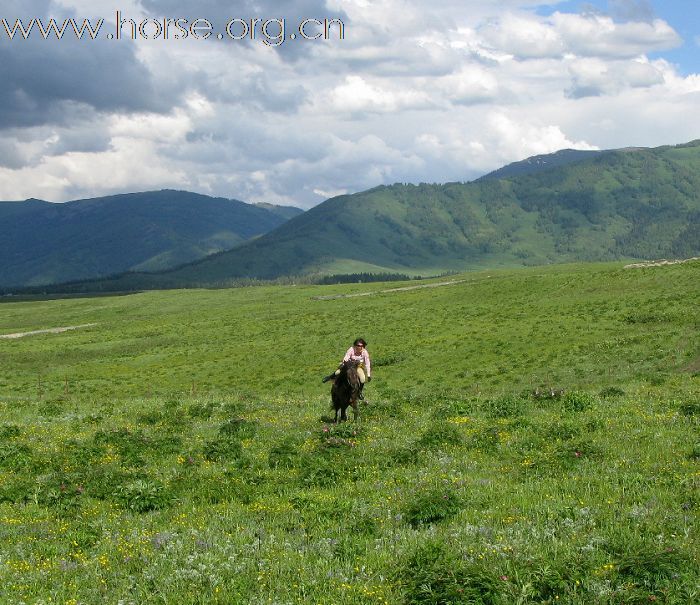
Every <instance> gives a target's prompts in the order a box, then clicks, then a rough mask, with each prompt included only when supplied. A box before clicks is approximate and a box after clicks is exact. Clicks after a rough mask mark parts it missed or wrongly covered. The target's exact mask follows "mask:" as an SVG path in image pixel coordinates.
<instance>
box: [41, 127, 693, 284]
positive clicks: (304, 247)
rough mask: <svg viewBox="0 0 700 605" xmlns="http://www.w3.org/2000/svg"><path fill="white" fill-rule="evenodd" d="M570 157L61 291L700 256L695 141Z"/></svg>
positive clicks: (382, 194) (419, 188)
mask: <svg viewBox="0 0 700 605" xmlns="http://www.w3.org/2000/svg"><path fill="white" fill-rule="evenodd" d="M575 153H576V152H572V151H571V150H565V152H564V153H561V152H559V153H556V154H550V156H538V157H539V158H540V161H537V162H531V163H530V168H531V169H528V170H525V171H519V172H517V171H515V172H514V170H513V169H512V168H511V170H510V172H509V174H510V176H501V177H500V178H496V177H491V178H483V179H480V180H478V181H474V182H471V183H447V184H444V185H435V184H433V185H429V184H420V185H407V184H395V185H390V186H380V187H375V188H373V189H370V190H368V191H364V192H361V193H356V194H352V195H342V196H338V197H334V198H331V199H329V200H326V201H325V202H323V203H322V204H319V205H318V206H316V207H314V208H312V209H311V210H308V211H307V212H304V213H303V214H300V215H298V216H296V217H294V218H292V219H290V220H289V221H287V222H285V223H283V224H281V225H280V226H279V227H277V228H276V229H274V230H272V231H270V232H268V233H266V234H264V235H261V236H260V237H258V238H255V239H252V240H250V241H248V242H246V243H243V244H241V245H239V246H237V247H236V248H233V249H231V250H228V251H224V252H220V253H216V254H213V255H211V256H208V257H206V258H203V259H200V260H198V261H195V262H194V263H191V264H187V265H183V266H181V267H178V268H175V269H171V270H168V271H163V272H158V273H145V272H132V273H127V274H123V275H121V276H115V277H113V278H110V279H108V280H100V281H91V282H82V283H78V284H70V285H61V286H56V288H55V291H58V292H91V291H133V290H140V289H153V288H189V287H203V286H206V287H212V286H214V287H222V286H228V285H232V284H237V283H245V282H246V281H250V280H274V279H280V278H284V279H302V278H303V279H313V278H314V277H316V278H319V277H320V276H325V275H330V274H333V275H343V274H361V273H368V274H382V273H400V274H404V275H409V276H413V275H438V274H441V273H447V272H454V271H464V270H473V269H481V268H495V267H515V266H533V265H546V264H551V263H571V262H593V261H610V260H624V261H635V260H648V259H658V258H690V257H693V256H699V255H700V141H693V142H690V143H687V144H684V145H677V146H673V147H671V146H664V147H658V148H654V149H623V150H617V151H615V150H610V151H605V152H584V153H583V154H575ZM574 154H575V155H574ZM557 162H558V164H557ZM516 164H517V163H516ZM516 172H517V173H516Z"/></svg>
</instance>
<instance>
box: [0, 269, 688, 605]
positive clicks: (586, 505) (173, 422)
mask: <svg viewBox="0 0 700 605" xmlns="http://www.w3.org/2000/svg"><path fill="white" fill-rule="evenodd" d="M436 281H442V282H451V283H448V284H446V285H442V286H438V287H419V288H415V287H414V286H416V285H422V286H428V285H431V282H429V281H428V282H418V283H417V282H407V283H405V284H402V283H390V284H389V283H371V284H345V285H339V286H314V287H311V286H296V287H295V286H276V287H254V288H239V289H230V290H179V291H166V292H147V293H143V294H135V295H130V296H122V297H98V298H80V299H70V300H53V301H34V302H6V303H3V304H0V335H1V334H10V333H17V332H25V331H33V330H42V329H48V328H55V327H68V326H85V325H88V324H94V325H91V326H88V327H83V328H78V329H75V330H71V331H66V332H62V333H59V334H36V335H32V336H26V337H24V338H16V339H0V361H1V362H2V368H3V372H2V375H1V376H0V603H13V604H14V603H27V604H29V603H31V604H39V603H42V604H46V603H64V604H73V605H77V604H78V603H81V604H93V603H95V604H100V603H111V604H114V605H117V604H122V605H128V604H132V603H133V604H141V603H177V604H180V603H183V604H188V603H222V604H230V603H242V604H260V605H262V604H271V605H287V604H296V603H314V604H319V605H320V604H323V605H334V604H337V605H340V604H364V603H367V604H369V603H379V604H387V605H394V604H401V603H407V604H413V603H425V604H429V603H431V604H448V603H449V604H452V603H484V604H491V603H492V604H513V603H552V604H553V603H577V604H591V603H600V604H637V603H639V604H641V603H650V602H656V603H669V604H679V605H685V604H688V603H694V602H699V601H700V574H699V573H698V569H699V568H700V561H699V558H698V552H699V551H698V543H699V539H698V525H699V524H698V510H699V508H700V492H699V490H698V488H699V487H700V433H699V431H698V428H699V427H700V386H699V381H700V314H699V313H698V308H699V306H698V303H699V302H700V263H699V262H691V263H686V264H682V265H674V266H666V267H657V268H647V269H623V268H622V266H621V265H620V264H607V265H576V266H573V265H572V266H558V267H546V268H541V267H540V268H532V269H523V270H518V271H491V272H478V273H469V274H463V275H458V276H454V277H450V278H443V279H441V280H433V283H434V282H436ZM402 287H406V289H401V288H402ZM408 288H413V289H408ZM356 336H363V337H364V338H366V339H367V341H368V343H369V350H370V352H371V354H372V359H373V362H374V367H373V376H374V380H373V381H372V383H371V384H370V385H369V386H368V387H367V389H366V393H367V402H366V403H365V404H364V406H363V407H362V408H361V411H362V419H361V421H360V422H359V423H354V422H349V423H346V424H343V425H338V426H336V425H333V424H331V423H330V422H329V420H330V417H329V416H330V414H329V402H330V397H329V389H328V385H323V384H321V380H320V379H321V377H322V376H323V375H324V374H327V373H328V372H329V371H330V370H331V369H332V368H333V367H335V365H336V364H337V362H338V361H339V359H340V357H341V356H342V353H343V352H344V351H345V349H346V348H347V347H348V346H349V344H350V342H351V341H352V340H353V339H354V338H355V337H356Z"/></svg>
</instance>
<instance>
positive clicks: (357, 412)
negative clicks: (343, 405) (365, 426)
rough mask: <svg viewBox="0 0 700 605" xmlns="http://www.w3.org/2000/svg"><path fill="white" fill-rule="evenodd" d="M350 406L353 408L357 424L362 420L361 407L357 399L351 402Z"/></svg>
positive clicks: (354, 398)
mask: <svg viewBox="0 0 700 605" xmlns="http://www.w3.org/2000/svg"><path fill="white" fill-rule="evenodd" d="M350 405H351V406H352V414H353V420H354V421H355V422H357V421H358V420H359V419H360V406H358V405H357V398H356V397H353V398H352V399H351V400H350Z"/></svg>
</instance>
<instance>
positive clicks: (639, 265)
mask: <svg viewBox="0 0 700 605" xmlns="http://www.w3.org/2000/svg"><path fill="white" fill-rule="evenodd" d="M694 260H700V257H699V256H694V257H693V258H684V259H682V260H666V259H665V258H662V259H661V260H650V261H645V262H643V263H632V264H631V265H625V267H624V268H625V269H642V268H644V267H664V266H665V265H680V264H682V263H690V262H692V261H694Z"/></svg>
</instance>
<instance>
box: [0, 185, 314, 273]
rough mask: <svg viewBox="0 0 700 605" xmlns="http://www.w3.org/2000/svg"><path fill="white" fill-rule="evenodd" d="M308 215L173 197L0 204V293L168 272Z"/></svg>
mask: <svg viewBox="0 0 700 605" xmlns="http://www.w3.org/2000/svg"><path fill="white" fill-rule="evenodd" d="M301 213H302V210H300V209H298V208H281V207H279V206H273V205H272V204H266V205H251V204H246V203H244V202H241V201H238V200H230V199H225V198H213V197H209V196H206V195H200V194H196V193H189V192H186V191H172V190H162V191H150V192H144V193H129V194H121V195H112V196H107V197H100V198H93V199H85V200H76V201H72V202H65V203H63V204H53V203H50V202H45V201H43V200H37V199H28V200H25V201H23V202H0V285H4V286H32V285H44V284H51V283H55V282H66V281H70V280H76V279H86V278H91V279H95V278H100V277H105V276H107V275H112V274H114V273H121V272H123V271H128V270H162V269H167V268H170V267H174V266H178V265H181V264H183V263H188V262H191V261H193V260H196V259H198V258H201V257H204V256H206V255H208V254H212V253H214V252H219V251H221V250H226V249H229V248H233V247H234V246H236V245H238V244H240V243H242V242H244V241H246V240H249V239H251V238H253V237H257V236H259V235H262V234H264V233H267V232H268V231H270V230H272V229H274V228H275V227H278V226H279V225H281V224H282V223H284V222H285V221H287V220H289V218H291V217H292V216H297V215H298V214H301Z"/></svg>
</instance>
